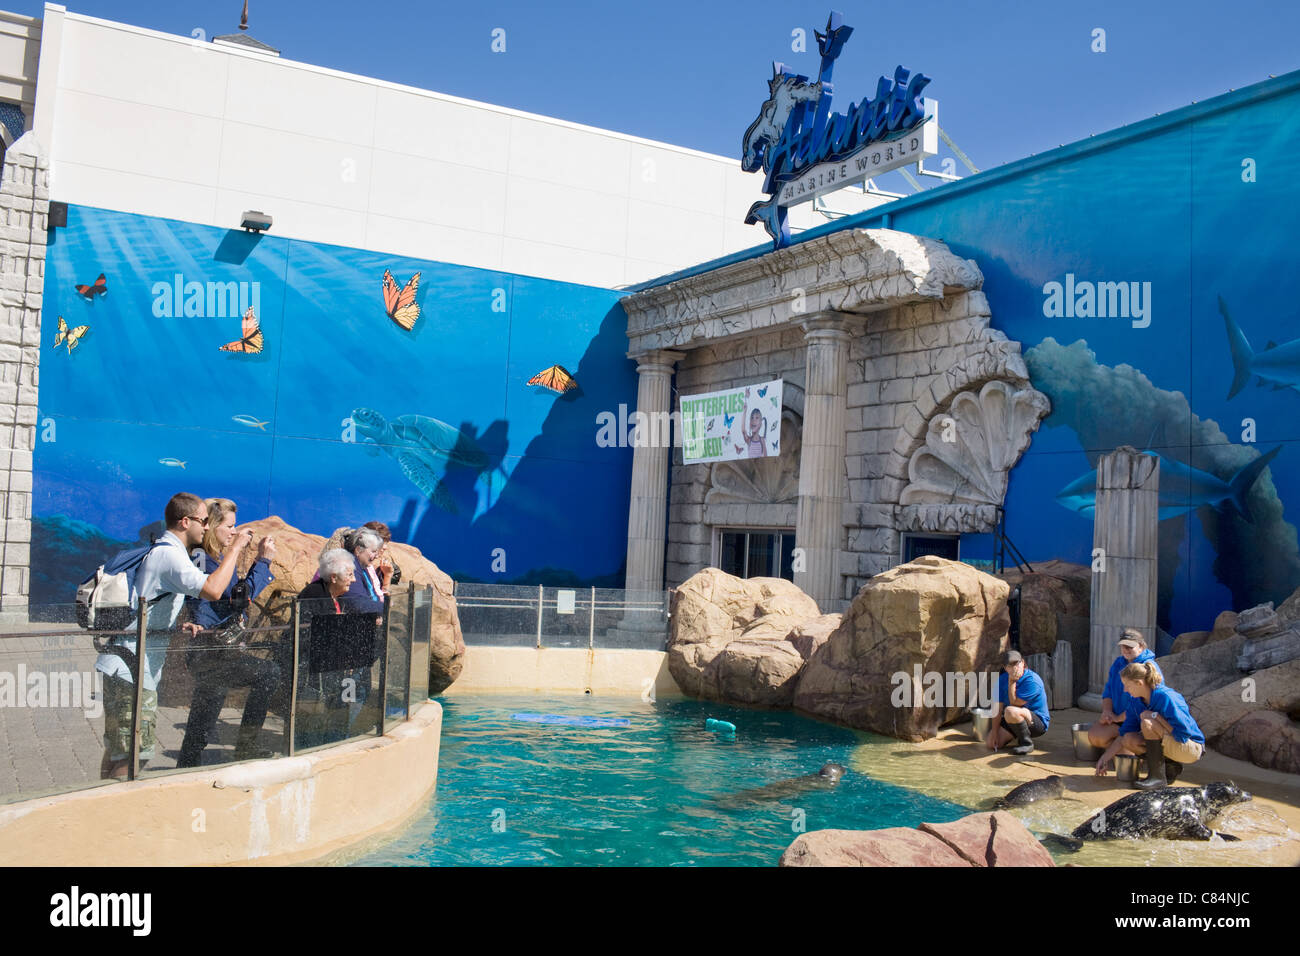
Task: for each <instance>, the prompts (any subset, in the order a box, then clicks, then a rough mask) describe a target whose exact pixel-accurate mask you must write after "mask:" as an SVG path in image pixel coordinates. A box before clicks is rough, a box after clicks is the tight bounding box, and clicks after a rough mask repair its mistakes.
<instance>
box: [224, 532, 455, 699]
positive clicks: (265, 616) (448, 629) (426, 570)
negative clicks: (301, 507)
mask: <svg viewBox="0 0 1300 956" xmlns="http://www.w3.org/2000/svg"><path fill="white" fill-rule="evenodd" d="M239 527H240V528H248V529H249V530H251V531H252V532H253V543H252V545H251V546H250V547H249V548H247V549H245V551H244V554H243V556H242V557H241V560H240V566H239V571H240V573H241V574H243V573H245V572H247V570H248V568H249V567H250V566H251V565H252V563H253V560H254V558H255V557H256V555H257V544H258V542H259V541H261V540H262V538H263V537H264V536H266V535H267V534H271V535H273V536H274V540H275V557H274V558H273V559H272V560H271V573H272V574H273V575H275V580H273V581H272V582H271V583H270V584H269V585H267V587H266V589H265V590H264V591H263V592H262V593H261V594H260V595H258V598H257V600H256V601H254V602H253V604H254V607H255V608H256V611H255V613H254V615H253V617H254V621H253V623H254V624H255V625H257V626H284V625H287V624H288V623H289V618H290V616H291V614H292V612H293V600H294V598H296V597H297V596H298V592H299V591H301V590H302V589H303V588H304V587H306V586H307V585H308V584H309V583H310V582H311V579H312V578H313V577H315V575H316V571H317V568H318V564H319V561H320V555H321V552H322V551H324V550H325V545H326V543H327V539H325V538H323V537H321V536H320V535H318V534H308V533H306V532H304V531H299V530H298V529H297V528H295V527H293V526H292V525H289V524H286V523H285V522H284V521H283V520H281V519H280V518H278V517H275V516H274V515H272V516H271V517H269V518H263V519H261V520H259V521H250V522H248V523H247V524H243V525H240V526H239ZM389 548H390V549H391V551H392V553H393V557H394V559H395V560H396V561H397V563H398V564H399V565H400V566H401V568H402V583H403V584H405V583H407V582H410V583H412V584H414V585H416V586H417V587H426V586H432V588H433V599H432V600H433V603H432V614H431V617H432V621H433V624H432V630H431V632H430V640H429V693H430V694H439V693H441V692H442V691H444V690H446V689H447V687H448V686H450V685H451V683H452V681H454V680H455V679H456V678H457V677H459V676H460V672H461V670H462V669H463V668H464V666H465V638H464V637H463V636H462V634H461V630H460V618H459V617H458V616H457V614H456V600H455V598H454V597H453V596H452V580H451V577H450V576H449V575H447V574H445V573H443V572H442V571H441V570H439V568H438V566H437V565H435V564H434V563H433V562H432V561H429V560H428V559H427V558H425V557H424V555H422V554H421V553H420V551H419V549H418V548H413V547H411V546H410V545H407V544H398V543H396V542H393V543H392V544H390V545H389ZM406 613H407V609H406V605H405V602H403V601H400V600H399V601H395V602H394V621H395V623H399V624H400V623H401V622H404V621H405V616H406Z"/></svg>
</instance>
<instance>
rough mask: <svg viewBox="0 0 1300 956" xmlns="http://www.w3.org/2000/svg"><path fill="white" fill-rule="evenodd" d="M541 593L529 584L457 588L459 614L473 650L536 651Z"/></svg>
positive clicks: (468, 642)
mask: <svg viewBox="0 0 1300 956" xmlns="http://www.w3.org/2000/svg"><path fill="white" fill-rule="evenodd" d="M538 591H539V589H538V588H537V587H536V586H535V585H528V584H523V585H519V584H462V583H457V585H456V612H457V614H458V615H459V616H460V628H461V633H462V634H463V635H464V637H465V643H466V644H467V645H470V646H474V645H486V646H492V647H536V646H537V605H538V599H539V594H538Z"/></svg>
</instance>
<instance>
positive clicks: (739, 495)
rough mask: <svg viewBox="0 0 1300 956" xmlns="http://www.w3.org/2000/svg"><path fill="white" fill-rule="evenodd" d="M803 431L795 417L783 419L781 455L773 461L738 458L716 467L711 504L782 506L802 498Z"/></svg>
mask: <svg viewBox="0 0 1300 956" xmlns="http://www.w3.org/2000/svg"><path fill="white" fill-rule="evenodd" d="M802 432H803V429H802V427H801V426H800V425H799V424H798V422H797V421H796V419H795V416H794V415H793V414H792V413H790V412H789V411H786V412H785V413H784V414H782V416H781V447H780V453H779V454H777V455H775V456H773V457H770V458H738V459H736V460H735V461H720V462H718V463H717V464H715V465H714V466H713V475H712V480H711V481H710V483H709V491H708V494H706V495H705V497H704V500H705V502H706V503H707V504H733V503H743V504H782V503H785V502H789V501H795V500H797V499H798V497H799V454H800V446H801V445H802V442H801V439H800V436H801V435H802Z"/></svg>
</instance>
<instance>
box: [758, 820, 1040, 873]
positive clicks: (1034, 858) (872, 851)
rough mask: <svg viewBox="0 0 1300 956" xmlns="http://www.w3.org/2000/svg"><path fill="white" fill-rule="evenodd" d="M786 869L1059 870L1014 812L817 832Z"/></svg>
mask: <svg viewBox="0 0 1300 956" xmlns="http://www.w3.org/2000/svg"><path fill="white" fill-rule="evenodd" d="M780 865H781V866H786V867H791V866H907V867H916V866H968V867H969V866H975V867H981V866H982V867H988V866H1055V865H1056V864H1055V863H1054V862H1053V861H1052V856H1051V854H1050V853H1048V852H1047V850H1045V849H1044V848H1043V845H1042V844H1041V843H1039V842H1038V840H1037V839H1036V838H1035V837H1034V835H1033V834H1032V833H1030V832H1029V831H1028V830H1027V829H1026V828H1025V826H1024V824H1022V823H1021V822H1020V821H1019V820H1017V819H1016V818H1015V817H1014V816H1012V815H1011V814H1009V813H1005V812H1003V811H997V812H994V813H976V814H972V815H970V816H967V817H963V818H962V819H960V820H956V821H954V822H952V823H922V824H921V825H920V827H918V828H917V829H915V830H912V829H908V828H907V827H890V828H889V829H886V830H866V831H863V830H814V831H813V832H812V833H805V834H802V835H801V836H799V837H798V838H796V839H795V841H794V842H793V843H791V844H790V846H789V847H787V848H786V851H785V852H784V853H782V854H781V862H780Z"/></svg>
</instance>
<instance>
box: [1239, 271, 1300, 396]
mask: <svg viewBox="0 0 1300 956" xmlns="http://www.w3.org/2000/svg"><path fill="white" fill-rule="evenodd" d="M1219 311H1220V312H1222V313H1223V324H1224V325H1225V326H1226V327H1227V329H1228V349H1229V351H1230V352H1231V353H1232V369H1233V376H1232V387H1231V388H1230V389H1229V390H1228V397H1229V398H1233V397H1234V396H1235V395H1237V393H1238V392H1240V391H1241V390H1242V389H1243V388H1245V387H1246V383H1247V382H1249V381H1250V377H1251V376H1252V375H1257V376H1259V384H1260V385H1272V386H1273V389H1274V390H1275V391H1276V390H1278V389H1283V388H1293V389H1295V390H1297V391H1300V339H1292V340H1291V341H1290V342H1287V343H1285V344H1284V345H1278V344H1276V343H1275V342H1269V343H1268V344H1267V345H1265V346H1264V351H1262V352H1256V351H1255V350H1254V349H1252V348H1251V347H1250V342H1249V341H1247V339H1246V334H1245V333H1244V332H1242V331H1241V327H1240V326H1238V325H1237V323H1236V322H1234V321H1232V316H1231V315H1229V314H1228V303H1226V302H1224V301H1223V296H1219Z"/></svg>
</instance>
